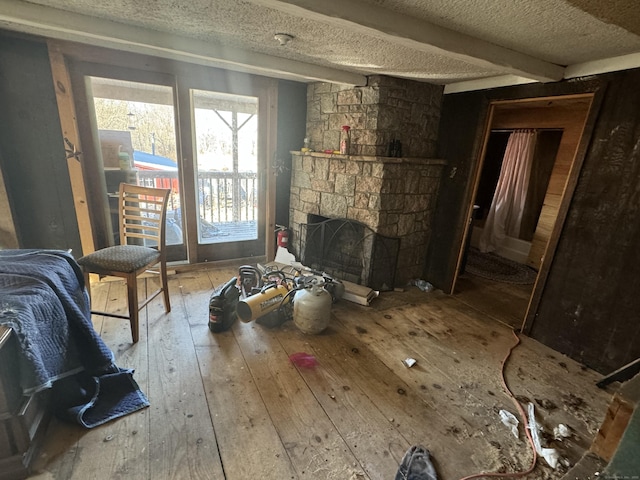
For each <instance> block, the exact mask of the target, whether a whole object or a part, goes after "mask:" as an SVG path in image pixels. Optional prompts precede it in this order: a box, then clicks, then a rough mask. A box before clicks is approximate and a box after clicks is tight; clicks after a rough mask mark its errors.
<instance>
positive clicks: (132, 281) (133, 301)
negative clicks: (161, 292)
mask: <svg viewBox="0 0 640 480" xmlns="http://www.w3.org/2000/svg"><path fill="white" fill-rule="evenodd" d="M127 301H128V302H129V321H130V322H131V337H132V338H133V343H138V340H139V339H140V321H139V318H140V317H139V310H138V282H137V278H136V276H135V274H134V275H131V276H129V277H127Z"/></svg>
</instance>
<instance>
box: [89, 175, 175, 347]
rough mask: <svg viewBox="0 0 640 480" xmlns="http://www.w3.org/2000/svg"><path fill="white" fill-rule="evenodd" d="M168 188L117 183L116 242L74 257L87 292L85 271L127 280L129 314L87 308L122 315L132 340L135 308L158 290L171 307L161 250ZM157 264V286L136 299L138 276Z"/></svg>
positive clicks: (135, 332)
mask: <svg viewBox="0 0 640 480" xmlns="http://www.w3.org/2000/svg"><path fill="white" fill-rule="evenodd" d="M169 193H170V190H166V189H161V188H149V187H140V186H137V185H129V184H127V183H121V184H120V194H119V201H118V213H119V222H120V245H116V246H113V247H107V248H103V249H101V250H97V251H96V252H93V253H90V254H88V255H85V256H84V257H82V258H80V259H79V260H78V263H79V264H80V266H81V267H82V270H83V272H84V276H85V283H86V285H87V289H88V291H89V295H91V289H90V286H89V274H90V273H95V274H98V275H99V276H100V278H102V277H104V276H107V275H114V276H116V277H121V278H124V279H125V281H126V283H127V301H128V306H129V315H128V316H126V315H119V314H115V313H108V312H98V311H93V310H92V311H91V313H92V314H96V315H105V316H108V317H116V318H125V319H128V320H129V321H130V322H131V336H132V337H133V343H136V342H137V341H138V339H139V312H140V310H142V309H143V308H144V307H145V306H146V305H147V304H148V303H149V302H151V300H153V299H154V298H155V297H157V296H158V295H159V294H160V293H163V294H164V307H165V310H166V311H167V312H170V311H171V305H170V303H169V290H168V288H167V256H166V251H165V223H166V216H167V203H168V200H169ZM155 265H158V266H159V272H158V273H159V274H160V288H159V289H158V290H156V291H155V292H153V293H152V294H150V295H148V296H147V298H146V299H145V301H144V302H142V303H141V304H139V303H138V282H137V280H138V276H139V275H140V274H142V273H144V272H146V271H149V268H151V267H153V266H155Z"/></svg>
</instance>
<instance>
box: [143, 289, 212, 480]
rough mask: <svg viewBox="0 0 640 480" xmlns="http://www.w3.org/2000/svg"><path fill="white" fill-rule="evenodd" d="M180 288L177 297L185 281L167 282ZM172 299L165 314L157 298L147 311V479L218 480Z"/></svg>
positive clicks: (204, 407)
mask: <svg viewBox="0 0 640 480" xmlns="http://www.w3.org/2000/svg"><path fill="white" fill-rule="evenodd" d="M156 281H157V280H156V279H153V280H152V279H149V280H147V282H148V283H152V282H156ZM180 284H182V286H183V288H182V292H183V293H186V292H188V291H189V284H188V282H187V281H186V280H185V279H181V278H177V277H171V278H170V279H169V291H171V292H179V291H180ZM154 288H157V285H156V284H153V285H151V286H149V287H148V291H153V290H154ZM173 300H174V302H173V305H172V311H171V313H168V314H167V313H165V311H164V305H163V302H162V298H161V297H160V296H159V297H157V298H156V299H154V300H153V301H152V302H151V303H150V304H149V306H148V307H147V314H148V325H149V327H148V330H149V345H150V348H149V353H148V356H149V391H148V392H147V395H148V397H149V401H150V402H151V407H150V408H149V410H150V413H149V416H150V428H149V431H150V441H149V447H148V448H149V457H150V477H149V478H167V477H170V478H192V479H198V480H199V479H219V478H224V472H223V469H222V463H221V461H220V456H219V454H218V445H217V442H216V439H215V432H214V430H213V425H212V422H211V417H210V413H209V406H208V404H207V399H206V395H205V392H204V387H203V385H202V378H201V376H200V369H199V367H198V360H197V358H196V352H195V347H194V345H193V341H192V339H191V331H190V329H189V324H188V321H187V318H186V311H187V307H186V302H185V301H184V295H180V296H177V298H176V295H174V296H173ZM176 300H177V301H176Z"/></svg>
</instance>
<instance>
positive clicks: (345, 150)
mask: <svg viewBox="0 0 640 480" xmlns="http://www.w3.org/2000/svg"><path fill="white" fill-rule="evenodd" d="M350 130H351V127H350V126H349V125H343V126H342V131H341V132H340V154H341V155H349V153H350V150H351V132H350Z"/></svg>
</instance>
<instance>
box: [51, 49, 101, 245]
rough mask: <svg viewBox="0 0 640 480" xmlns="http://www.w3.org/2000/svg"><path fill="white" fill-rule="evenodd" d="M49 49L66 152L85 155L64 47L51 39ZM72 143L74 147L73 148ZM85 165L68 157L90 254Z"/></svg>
mask: <svg viewBox="0 0 640 480" xmlns="http://www.w3.org/2000/svg"><path fill="white" fill-rule="evenodd" d="M47 49H48V51H49V62H50V64H51V75H52V77H53V88H54V90H55V92H56V102H57V104H58V115H59V118H60V127H61V128H62V136H63V138H64V142H65V144H64V149H65V151H67V150H73V149H75V150H76V151H77V152H82V151H83V149H82V142H81V141H80V134H79V131H78V123H77V116H76V109H75V105H74V97H73V92H72V89H71V76H70V74H69V69H68V68H67V63H66V61H65V58H64V55H63V53H62V50H61V48H60V45H58V44H57V43H56V42H53V41H50V40H48V41H47ZM67 142H68V143H67ZM69 144H71V145H73V147H71V146H70V145H69ZM70 153H73V152H70ZM83 162H84V156H82V153H78V156H69V155H68V156H67V169H68V171H69V180H70V182H71V191H72V193H73V204H74V207H75V210H76V218H77V221H78V229H79V234H80V244H81V245H82V254H83V255H86V254H88V253H91V252H93V251H94V250H95V245H96V243H95V236H94V232H93V227H92V225H91V217H90V215H89V204H88V202H87V190H86V184H85V181H84V174H83V170H84V167H83Z"/></svg>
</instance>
